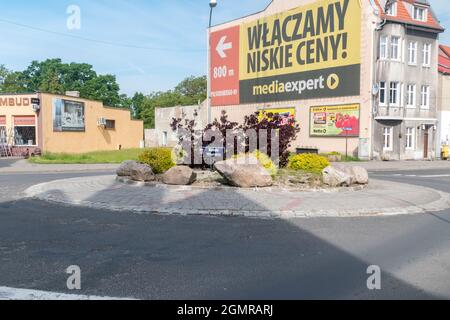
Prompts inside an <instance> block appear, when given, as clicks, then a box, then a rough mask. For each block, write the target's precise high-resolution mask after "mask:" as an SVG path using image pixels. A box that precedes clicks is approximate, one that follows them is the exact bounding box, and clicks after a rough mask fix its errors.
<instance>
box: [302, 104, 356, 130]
mask: <svg viewBox="0 0 450 320" xmlns="http://www.w3.org/2000/svg"><path fill="white" fill-rule="evenodd" d="M359 117H360V105H359V104H351V105H339V106H321V107H311V112H310V126H309V130H310V131H309V134H310V136H312V137H314V136H316V137H359Z"/></svg>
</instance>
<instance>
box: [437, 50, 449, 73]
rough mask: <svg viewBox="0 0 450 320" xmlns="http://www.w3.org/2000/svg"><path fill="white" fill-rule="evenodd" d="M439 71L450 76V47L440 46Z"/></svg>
mask: <svg viewBox="0 0 450 320" xmlns="http://www.w3.org/2000/svg"><path fill="white" fill-rule="evenodd" d="M438 70H439V72H440V73H442V74H445V75H450V47H448V46H445V45H442V44H441V45H439V60H438Z"/></svg>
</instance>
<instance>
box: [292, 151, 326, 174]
mask: <svg viewBox="0 0 450 320" xmlns="http://www.w3.org/2000/svg"><path fill="white" fill-rule="evenodd" d="M329 165H330V162H329V161H328V159H327V158H325V157H323V156H319V155H317V154H297V155H295V156H292V157H290V158H289V164H288V167H289V168H290V169H293V170H302V171H306V172H312V173H321V172H322V170H323V169H325V168H326V167H328V166H329Z"/></svg>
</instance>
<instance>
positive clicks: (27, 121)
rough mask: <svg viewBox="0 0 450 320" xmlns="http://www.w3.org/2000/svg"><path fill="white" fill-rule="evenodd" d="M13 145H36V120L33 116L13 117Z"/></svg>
mask: <svg viewBox="0 0 450 320" xmlns="http://www.w3.org/2000/svg"><path fill="white" fill-rule="evenodd" d="M14 145H16V146H35V145H36V119H35V117H34V116H24V117H14Z"/></svg>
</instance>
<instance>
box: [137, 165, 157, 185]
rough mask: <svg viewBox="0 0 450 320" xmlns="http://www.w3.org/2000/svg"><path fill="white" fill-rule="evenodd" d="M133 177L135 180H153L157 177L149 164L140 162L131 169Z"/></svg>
mask: <svg viewBox="0 0 450 320" xmlns="http://www.w3.org/2000/svg"><path fill="white" fill-rule="evenodd" d="M131 179H132V180H134V181H153V180H155V179H156V177H155V174H154V173H153V170H152V168H151V167H150V166H149V165H147V164H142V163H138V164H136V165H135V166H134V167H133V169H131Z"/></svg>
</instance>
